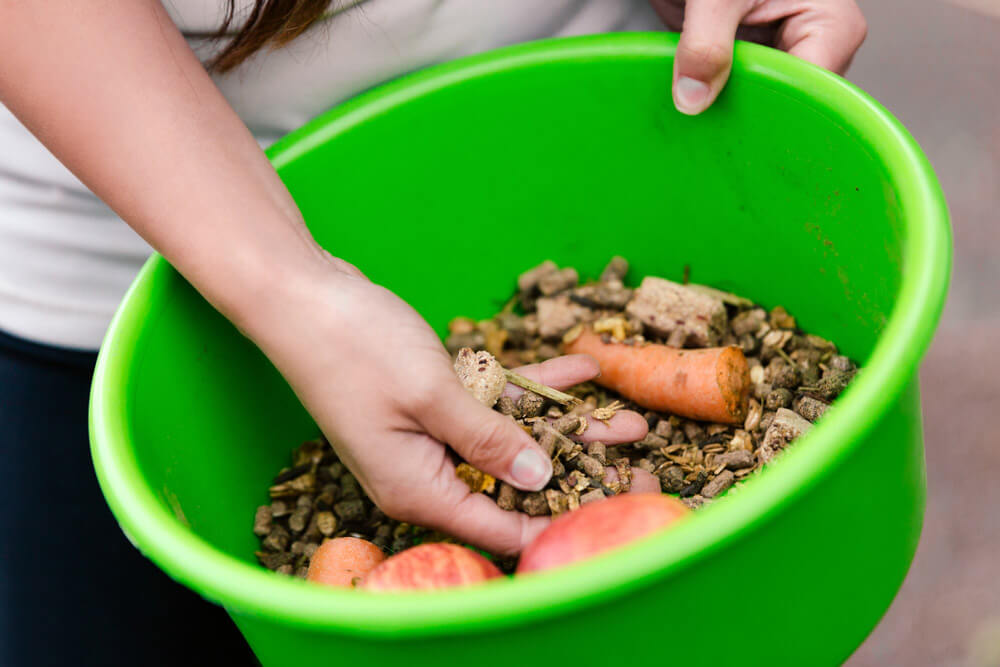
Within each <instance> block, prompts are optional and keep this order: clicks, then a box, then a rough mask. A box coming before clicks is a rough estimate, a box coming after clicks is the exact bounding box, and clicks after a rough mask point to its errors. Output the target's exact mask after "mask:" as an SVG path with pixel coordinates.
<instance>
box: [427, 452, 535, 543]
mask: <svg viewBox="0 0 1000 667" xmlns="http://www.w3.org/2000/svg"><path fill="white" fill-rule="evenodd" d="M449 468H450V467H449ZM441 475H442V477H441V478H440V480H439V481H440V483H442V484H444V485H445V487H444V488H445V492H444V493H443V494H441V495H439V496H438V497H436V498H435V499H434V500H433V501H432V502H429V503H424V504H423V505H422V506H421V509H420V510H419V512H418V514H416V515H414V516H413V517H412V519H411V521H412V522H414V523H418V524H420V525H423V526H428V527H430V528H434V529H436V530H440V531H442V532H445V533H447V534H449V535H452V536H454V537H457V538H458V539H460V540H463V541H466V542H469V543H470V544H474V545H476V546H477V547H480V548H483V549H486V550H487V551H489V552H490V553H494V554H498V555H504V556H513V555H516V554H519V553H521V551H522V550H523V549H524V547H526V546H527V545H528V544H530V543H531V541H532V540H534V539H535V538H536V537H537V536H538V534H539V533H541V532H542V531H543V530H545V528H546V526H548V525H549V519H548V517H541V516H539V517H531V516H528V515H527V514H524V513H523V512H510V511H507V510H502V509H500V508H499V507H497V504H496V503H495V502H494V501H493V500H491V499H490V498H488V497H486V496H484V495H483V494H481V493H469V489H468V487H467V486H465V484H464V483H463V482H461V481H459V480H458V479H457V478H456V477H455V473H454V469H453V468H450V469H448V470H445V469H442V472H441Z"/></svg>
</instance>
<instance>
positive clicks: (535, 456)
mask: <svg viewBox="0 0 1000 667" xmlns="http://www.w3.org/2000/svg"><path fill="white" fill-rule="evenodd" d="M510 476H511V477H513V478H514V483H515V484H517V485H518V486H520V487H521V488H523V489H527V490H530V491H537V490H538V489H541V488H542V487H543V486H545V484H546V482H548V481H549V478H550V477H552V462H551V461H549V459H548V458H547V457H545V456H544V455H543V454H542V453H541V452H539V451H538V450H537V449H533V448H531V447H525V448H524V449H522V450H521V453H520V454H518V455H517V456H516V457H514V464H513V465H512V466H511V467H510Z"/></svg>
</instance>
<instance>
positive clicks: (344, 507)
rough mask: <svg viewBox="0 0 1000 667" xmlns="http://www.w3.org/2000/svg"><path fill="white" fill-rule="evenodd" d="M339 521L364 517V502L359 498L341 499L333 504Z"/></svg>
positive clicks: (356, 519)
mask: <svg viewBox="0 0 1000 667" xmlns="http://www.w3.org/2000/svg"><path fill="white" fill-rule="evenodd" d="M333 511H334V512H336V513H337V516H338V517H340V520H341V521H345V522H355V521H361V520H362V519H364V518H365V504H364V503H363V502H362V501H361V500H360V499H354V500H342V501H340V502H339V503H337V504H336V505H334V506H333Z"/></svg>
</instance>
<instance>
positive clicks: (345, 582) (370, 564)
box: [306, 537, 385, 588]
mask: <svg viewBox="0 0 1000 667" xmlns="http://www.w3.org/2000/svg"><path fill="white" fill-rule="evenodd" d="M383 561H385V554H384V553H383V552H382V550H381V549H379V548H378V547H377V546H375V545H374V544H372V543H371V542H369V541H368V540H362V539H359V538H357V537H335V538H333V539H331V540H323V544H321V545H320V546H319V549H317V550H316V553H315V554H313V557H312V560H310V561H309V573H308V574H306V579H308V580H309V581H315V582H316V583H318V584H325V585H327V586H336V587H338V588H352V587H354V586H355V585H357V582H359V581H361V580H363V579H364V577H365V575H367V574H368V573H369V572H371V571H372V570H374V569H375V567H376V566H378V565H379V563H382V562H383Z"/></svg>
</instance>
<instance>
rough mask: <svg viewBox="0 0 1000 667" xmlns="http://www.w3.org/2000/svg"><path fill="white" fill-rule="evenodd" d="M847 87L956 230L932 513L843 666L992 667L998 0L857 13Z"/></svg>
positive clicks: (999, 502) (996, 531) (934, 378)
mask: <svg viewBox="0 0 1000 667" xmlns="http://www.w3.org/2000/svg"><path fill="white" fill-rule="evenodd" d="M862 6H863V7H864V9H865V13H866V15H867V16H868V19H869V25H870V32H869V37H868V42H867V44H866V46H865V47H864V48H863V50H862V52H861V53H860V54H859V55H858V58H857V60H856V61H855V66H854V68H853V69H852V71H851V75H850V76H851V79H853V80H854V81H855V82H856V83H858V84H859V85H860V86H861V87H863V88H865V89H866V90H868V91H869V92H871V93H872V94H873V95H874V96H875V97H876V98H878V99H879V100H880V101H881V102H882V103H883V104H885V105H886V106H887V107H888V108H889V109H890V110H891V111H892V112H893V113H895V114H896V116H897V117H899V118H900V119H901V120H902V121H903V123H904V124H905V125H906V126H907V127H908V128H909V129H910V131H911V132H912V133H913V135H914V136H915V137H916V138H917V140H918V141H919V142H920V143H921V144H922V145H923V147H924V149H925V150H926V152H927V154H928V156H929V157H930V159H931V162H932V163H933V164H934V166H935V168H936V170H937V172H938V175H939V177H940V179H941V182H942V184H943V186H944V190H945V193H946V195H947V196H948V202H949V205H950V208H951V213H952V218H953V224H954V233H955V269H954V275H953V279H952V289H951V295H950V301H949V304H948V307H947V309H946V311H945V316H944V321H943V322H942V325H941V328H940V331H939V333H938V336H937V338H936V340H935V342H934V345H933V347H932V349H931V352H930V354H929V355H928V357H927V360H926V362H925V363H924V367H923V371H922V379H923V390H924V416H925V424H926V436H927V465H928V478H929V484H930V494H929V504H928V507H927V517H926V522H925V525H924V533H923V538H922V540H921V544H920V548H919V550H918V552H917V557H916V560H915V561H914V563H913V567H912V569H911V570H910V574H909V577H908V578H907V580H906V583H905V584H904V585H903V589H902V590H901V591H900V594H899V596H898V597H897V598H896V601H895V603H894V604H893V606H892V608H891V609H890V610H889V612H888V614H887V615H886V617H885V619H884V620H883V621H882V624H881V625H880V626H879V627H878V628H876V630H875V631H874V632H873V633H872V635H871V637H870V638H869V639H868V641H867V642H866V643H865V644H864V645H863V646H862V647H861V648H860V649H859V650H858V652H857V653H856V654H855V656H854V657H853V658H852V659H851V660H850V661H849V662H848V665H849V667H874V666H875V665H879V666H882V665H893V666H895V665H900V666H905V667H923V666H928V667H930V666H932V665H933V666H934V667H939V666H943V667H948V666H952V665H955V666H961V667H986V666H989V667H997V666H1000V442H998V439H997V437H996V434H994V433H993V432H992V430H991V429H989V428H986V426H988V423H989V422H988V419H989V418H990V416H991V415H994V414H996V413H995V412H993V411H995V410H997V409H998V408H1000V357H997V356H995V355H994V352H995V342H996V341H998V340H1000V297H998V296H997V294H996V288H997V287H998V286H1000V262H997V261H996V255H997V254H1000V219H998V218H1000V216H998V212H1000V1H998V0H951V3H950V4H945V3H944V2H942V0H892V1H883V2H865V3H862Z"/></svg>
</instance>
